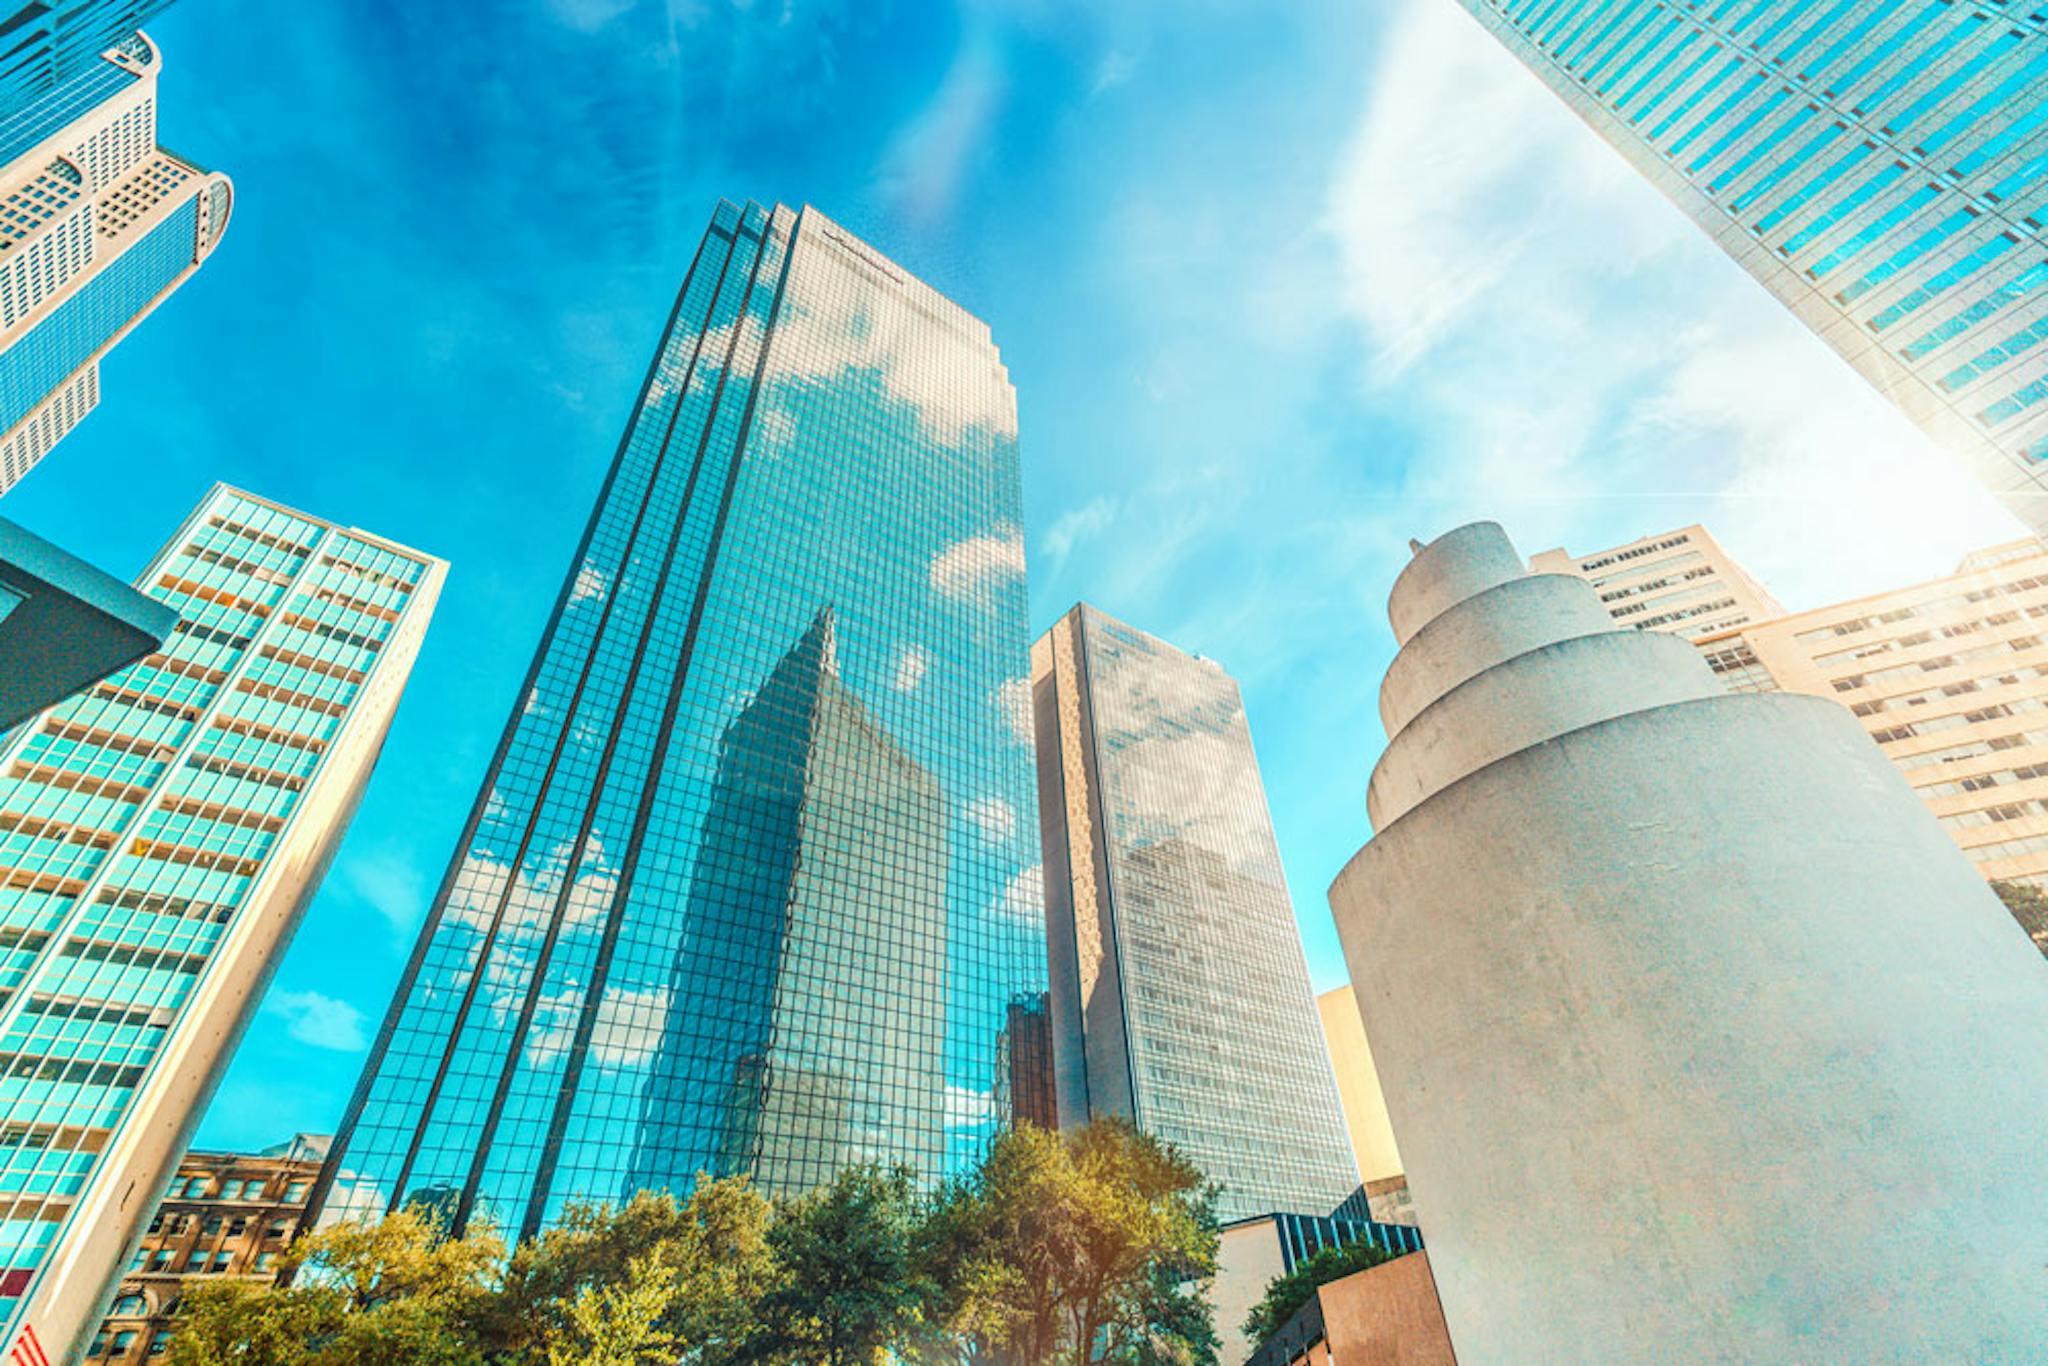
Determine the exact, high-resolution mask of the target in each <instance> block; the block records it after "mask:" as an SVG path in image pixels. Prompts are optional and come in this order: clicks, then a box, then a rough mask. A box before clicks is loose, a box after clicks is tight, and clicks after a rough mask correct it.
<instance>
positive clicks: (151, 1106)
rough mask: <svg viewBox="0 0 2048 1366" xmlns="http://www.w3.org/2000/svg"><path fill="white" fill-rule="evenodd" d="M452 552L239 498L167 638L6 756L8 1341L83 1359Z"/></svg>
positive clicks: (284, 928) (218, 501) (183, 547)
mask: <svg viewBox="0 0 2048 1366" xmlns="http://www.w3.org/2000/svg"><path fill="white" fill-rule="evenodd" d="M446 568H447V567H446V565H445V564H444V563H443V562H442V561H440V560H437V559H434V558H432V557H431V556H427V555H422V554H419V553H418V552H416V551H412V550H407V549H406V548H404V547H403V546H399V545H395V544H393V543H391V542H389V541H386V540H384V539H382V538H380V537H377V536H372V535H369V534H368V533H365V532H361V531H355V530H349V529H344V528H341V527H337V526H334V525H332V524H330V523H327V522H322V521H319V520H317V519H315V518H312V517H308V516H306V515H305V514H303V513H298V512H294V511H292V510H291V509H289V508H285V507H281V506H279V505H278V504H276V503H271V502H267V501H265V500H264V499H261V498H257V497H255V496H253V495H250V494H246V493H242V492H240V491H239V490H236V489H231V488H227V487H224V486H217V487H216V488H215V489H214V490H213V491H212V492H211V493H209V494H208V495H207V497H206V498H205V500H204V501H202V502H201V503H200V505H199V507H198V509H197V510H196V511H195V512H193V514H192V515H191V516H190V517H189V518H187V519H186V521H185V523H184V525H183V526H182V527H180V528H179V529H178V532H177V534H176V535H175V536H173V537H172V538H171V540H170V542H169V543H168V544H167V545H166V546H165V547H164V549H163V550H162V551H161V552H159V553H158V555H157V556H156V558H155V559H154V560H152V561H151V562H150V565H149V568H148V569H147V570H146V571H144V573H143V575H142V577H141V579H140V580H138V586H140V587H141V588H142V589H143V590H144V591H146V592H147V593H149V594H150V595H151V596H152V597H154V598H156V599H158V600H159V601H161V602H163V603H165V604H167V605H169V606H171V607H173V608H176V609H177V611H178V614H179V616H180V621H179V624H178V626H177V628H176V629H175V630H174V631H173V632H172V633H171V636H170V639H169V641H168V642H167V643H166V644H165V645H164V646H163V648H162V649H160V650H158V651H156V652H154V653H152V654H150V655H149V656H147V657H146V658H144V659H143V660H142V661H141V662H139V663H136V664H133V665H130V666H129V667H128V668H126V669H123V670H121V671H120V672H119V673H117V674H115V675H113V676H112V677H111V678H108V679H106V680H105V681H103V682H101V683H98V684H96V685H95V686H93V687H92V688H91V689H90V690H89V691H87V692H85V693H83V694H81V695H79V696H77V697H74V698H71V699H70V700H68V701H65V702H63V703H60V704H59V705H57V706H56V707H53V708H52V709H50V710H49V711H47V712H45V713H43V715H42V716H41V717H40V718H39V719H37V720H36V721H34V722H32V723H31V724H29V725H28V726H26V727H24V728H22V729H21V730H20V731H18V732H16V733H15V734H14V736H13V737H12V738H11V739H10V741H9V742H8V743H7V744H6V745H5V747H4V748H0V933H4V934H5V936H6V943H7V946H8V948H9V954H8V958H7V962H6V964H5V966H4V969H0V1202H4V1206H5V1209H6V1217H5V1218H4V1219H0V1348H8V1347H11V1346H12V1345H13V1344H15V1343H16V1342H17V1341H18V1340H19V1339H18V1337H17V1335H18V1334H29V1333H33V1334H34V1335H35V1336H36V1338H37V1339H39V1340H40V1342H41V1343H42V1345H43V1349H44V1350H45V1351H48V1352H51V1353H55V1354H57V1355H58V1356H59V1357H60V1358H61V1356H62V1353H63V1350H64V1349H65V1347H66V1346H67V1344H70V1343H73V1342H76V1341H79V1340H81V1335H82V1334H83V1333H84V1332H86V1330H88V1329H89V1328H90V1327H91V1326H92V1318H91V1316H92V1314H93V1313H94V1312H95V1311H96V1309H97V1308H98V1305H99V1299H100V1295H101V1292H102V1291H103V1290H104V1289H106V1288H107V1287H108V1286H109V1285H110V1284H111V1281H112V1278H113V1277H115V1276H116V1275H118V1274H119V1272H120V1271H121V1269H122V1268H121V1266H120V1265H119V1259H120V1258H121V1257H122V1256H123V1255H124V1254H125V1250H126V1247H127V1244H128V1240H129V1237H130V1235H131V1234H133V1233H134V1232H135V1229H136V1227H137V1225H138V1223H139V1221H141V1220H144V1219H147V1218H148V1217H149V1212H150V1209H151V1207H152V1205H153V1204H154V1202H155V1200H156V1198H157V1196H158V1195H159V1194H160V1193H161V1191H162V1189H163V1183H164V1181H165V1180H166V1179H168V1177H169V1176H170V1174H171V1171H172V1169H173V1168H174V1167H175V1166H176V1164H177V1162H178V1160H179V1158H180V1157H182V1156H183V1154H184V1151H185V1144H186V1141H187V1140H188V1139H189V1138H190V1136H191V1131H192V1126H193V1124H194V1123H195V1122H196V1121H197V1118H198V1112H199V1108H200V1107H201V1106H202V1105H203V1104H204V1103H205V1100H206V1097H207V1096H208V1094H209V1093H210V1092H211V1090H212V1088H213V1084H214V1082H215V1080H216V1079H217V1077H218V1074H219V1071H220V1069H221V1068H222V1067H223V1066H224V1065H225V1064H226V1061H227V1054H228V1051H229V1048H230V1046H231V1043H232V1041H233V1040H234V1039H235V1038H236V1037H237V1035H238V1034H239V1033H240V1031H241V1027H242V1025H243V1023H244V1022H245V1021H246V1019H247V1017H248V1013H249V1011H250V1010H252V1009H253V1008H254V1006H255V1004H256V998H257V996H258V994H259V993H260V991H261V988H262V986H263V984H264V983H265V982H266V981H267V980H268V979H269V976H270V973H271V970H272V969H273V968H274V967H275V966H276V962H277V959H278V956H279V955H280V954H281V953H282V952H283V950H284V947H285V944H286V943H287V941H288V940H289V939H290V938H291V935H292V932H293V930H294V928H295V927H296V926H297V923H298V918H299V915H300V913H301V912H302V911H303V910H304V908H305V906H306V903H307V902H308V900H310V898H311V896H312V893H313V890H314V888H315V886H316V885H317V883H318V882H319V880H320V876H321V874H322V872H323V871H324V870H325V868H326V866H327V863H328V860H329V859H331V858H332V857H333V855H334V851H335V849H336V847H337V846H338V845H339V843H340V840H341V836H342V833H343V831H344V830H345V829H346V828H347V825H348V822H349V818H350V817H351V816H352V815H353V814H354V812H355V807H356V803H357V801H358V800H359V799H360V798H361V796H362V791H363V785H364V784H365V783H366V782H367V781H368V779H369V776H370V769H371V766H372V765H373V764H374V763H375V762H376V758H377V752H378V749H379V748H380V746H381V745H382V744H383V741H384V735H385V732H386V730H387V729H388V727H389V726H390V724H391V718H392V713H393V711H394V710H395V708H396V707H397V704H398V698H399V694H400V692H401V691H402V690H403V688H404V686H405V681H406V677H407V675H408V674H409V672H410V671H411V668H412V663H413V659H414V657H415V655H416V654H417V653H418V650H419V645H420V639H421V637H422V635H423V634H424V633H425V631H426V628H427V619H428V617H429V616H430V615H431V614H432V612H433V608H434V601H435V598H436V597H437V596H438V594H439V592H440V587H441V580H442V577H443V575H444V574H445V572H446Z"/></svg>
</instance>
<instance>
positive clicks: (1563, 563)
mask: <svg viewBox="0 0 2048 1366" xmlns="http://www.w3.org/2000/svg"><path fill="white" fill-rule="evenodd" d="M1529 569H1530V571H1531V572H1532V573H1537V574H1576V575H1577V576H1578V577H1580V578H1582V579H1584V580H1586V581H1587V582H1588V583H1590V584H1592V585H1593V587H1594V588H1595V589H1597V590H1598V591H1599V594H1600V601H1601V603H1602V604H1603V605H1604V606H1605V607H1606V608H1607V614H1608V615H1609V616H1611V617H1613V618H1614V619H1615V621H1616V622H1618V623H1619V624H1621V625H1623V626H1626V627H1628V628H1629V629H1630V630H1632V631H1663V632H1666V633H1668V634H1670V635H1675V636H1684V637H1685V638H1686V639H1687V640H1698V639H1699V638H1700V637H1701V636H1705V635H1712V634H1713V633H1715V632H1717V631H1727V630H1730V629H1732V628H1734V627H1737V626H1744V625H1747V624H1748V623H1750V622H1752V621H1766V620H1768V619H1770V618H1771V617H1775V616H1779V615H1782V614H1783V612H1784V610H1785V609H1784V608H1782V607H1780V606H1779V605H1778V600H1777V599H1776V598H1774V597H1772V596H1771V595H1770V592H1769V591H1768V590H1767V589H1766V588H1765V587H1764V586H1763V585H1762V584H1760V583H1758V582H1757V581H1756V580H1755V579H1753V578H1751V577H1750V576H1749V573H1748V571H1747V570H1745V569H1743V567H1742V566H1741V565H1739V564H1737V563H1736V562H1735V560H1734V558H1733V557H1732V556H1730V555H1729V554H1728V552H1727V551H1725V550H1723V549H1722V548H1721V543H1720V542H1719V541H1716V540H1715V539H1714V538H1713V536H1712V535H1711V534H1710V533H1709V532H1708V531H1707V529H1706V528H1705V527H1703V526H1697V525H1695V526H1687V527H1680V528H1679V529H1678V530H1676V531H1670V532H1666V533H1664V534H1663V535H1660V536H1644V537H1642V538H1641V539H1640V540H1635V541H1630V542H1629V543H1628V544H1627V545H1619V546H1616V547H1614V548H1613V549H1612V550H1598V551H1595V552H1594V553H1593V554H1591V555H1586V556H1583V557H1581V556H1576V555H1572V554H1569V553H1567V552H1566V551H1565V550H1563V549H1561V548H1560V549H1557V550H1545V551H1541V552H1539V553H1537V554H1535V555H1531V556H1530V557H1529Z"/></svg>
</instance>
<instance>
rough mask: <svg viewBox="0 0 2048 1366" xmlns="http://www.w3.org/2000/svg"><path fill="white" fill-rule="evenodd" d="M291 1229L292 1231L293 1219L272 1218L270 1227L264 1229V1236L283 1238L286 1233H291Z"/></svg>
mask: <svg viewBox="0 0 2048 1366" xmlns="http://www.w3.org/2000/svg"><path fill="white" fill-rule="evenodd" d="M291 1231H292V1221H291V1220H289V1219H272V1220H271V1221H270V1227H268V1228H266V1229H264V1230H263V1236H264V1237H266V1238H282V1237H284V1236H285V1235H286V1234H288V1233H290V1232H291Z"/></svg>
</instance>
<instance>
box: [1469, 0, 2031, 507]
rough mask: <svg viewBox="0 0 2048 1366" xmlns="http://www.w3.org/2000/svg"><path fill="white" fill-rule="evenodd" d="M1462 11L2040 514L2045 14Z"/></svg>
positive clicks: (1726, 2)
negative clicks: (1476, 19) (1467, 12)
mask: <svg viewBox="0 0 2048 1366" xmlns="http://www.w3.org/2000/svg"><path fill="white" fill-rule="evenodd" d="M1463 3H1464V4H1465V7H1466V8H1467V9H1469V10H1471V11H1472V13H1473V14H1474V15H1475V16H1477V18H1478V19H1479V22H1480V23H1481V24H1483V25H1485V26H1486V27H1487V28H1488V29H1489V30H1491V31H1492V32H1493V34H1494V35H1495V36H1496V37H1498V38H1499V39H1500V40H1501V42H1502V43H1504V44H1506V46H1507V47H1508V49H1509V50H1510V51H1511V52H1513V53H1514V54H1515V55H1516V56H1517V57H1518V58H1520V59H1521V60H1522V61H1523V62H1524V63H1526V64H1527V65H1528V66H1529V67H1530V68H1531V69H1532V70H1534V71H1535V72H1536V73H1537V74H1538V75H1539V76H1541V77H1542V78H1543V79H1544V80H1545V81H1546V82H1548V83H1549V84H1550V86H1551V87H1552V88H1553V89H1555V90H1556V91H1557V93H1558V94H1559V95H1560V96H1562V97H1563V99H1564V100H1565V102H1566V103H1567V104H1569V105H1570V106H1571V107H1572V108H1573V109H1574V110H1575V111H1577V112H1578V113H1579V114H1580V115H1581V116H1582V117H1583V118H1584V119H1585V120H1586V121H1587V122H1588V123H1590V124H1591V125H1592V126H1593V127H1594V129H1595V130H1597V131H1598V132H1599V133H1600V134H1601V135H1602V136H1604V137H1605V138H1606V139H1607V140H1608V141H1609V142H1611V143H1613V144H1614V145H1615V146H1616V147H1617V148H1618V149H1620V151H1621V152H1622V153H1623V154H1624V155H1625V156H1627V157H1628V159H1629V160H1630V161H1631V162H1633V163H1634V164H1635V165H1636V167H1637V168H1638V169H1639V170H1641V171H1642V172H1643V173H1644V174H1645V175H1647V176H1649V178H1650V179H1651V180H1652V181H1653V182H1655V183H1656V185H1657V186H1658V188H1660V189H1661V190H1663V191H1664V192H1665V193H1666V194H1667V195H1669V196H1670V197H1671V198H1672V199H1673V200H1674V201H1675V202H1676V203H1677V204H1678V205H1679V207H1680V208H1682V209H1684V210H1685V211H1686V212H1687V213H1688V214H1689V215H1691V216H1692V217H1693V219H1695V220H1696V221H1697V222H1698V223H1699V224H1700V225H1701V226H1702V227H1704V228H1705V229H1706V230H1707V232H1708V233H1709V234H1710V235H1711V236H1712V237H1713V238H1714V240H1715V241H1716V242H1718V243H1720V245H1721V246H1722V247H1723V248H1725V249H1726V250H1727V251H1728V253H1729V254H1730V255H1732V256H1733V257H1734V258H1735V259H1736V260H1737V261H1738V262H1739V263H1741V264H1742V265H1743V266H1744V267H1745V268H1746V269H1748V270H1749V271H1750V273H1751V274H1753V275H1755V276H1756V277H1757V279H1759V280H1760V281H1762V282H1763V283H1764V285H1766V286H1767V287H1768V288H1769V289H1770V290H1771V292H1772V293H1773V294H1775V295H1777V296H1778V298H1779V299H1780V300H1782V301H1783V302H1784V303H1785V304H1786V305H1788V306H1789V307H1790V308H1791V309H1792V310H1793V312H1795V313H1796V314H1798V316H1799V317H1800V318H1801V320H1803V321H1804V322H1805V323H1806V324H1807V325H1808V326H1809V327H1811V328H1813V329H1814V331H1816V332H1818V333H1819V334H1820V336H1821V337H1822V339H1823V340H1825V341H1826V342H1827V343H1828V344H1829V345H1831V346H1833V347H1834V348H1835V349H1836V350H1837V351H1839V352H1840V353H1841V354H1842V355H1843V356H1844V357H1845V358H1847V359H1848V360H1849V362H1850V363H1851V364H1852V365H1854V366H1855V367H1856V369H1857V370H1858V371H1859V372H1861V373H1862V375H1863V376H1864V378H1866V379H1868V380H1869V381H1870V382H1871V383H1873V384H1875V385H1876V386H1877V387H1878V388H1879V389H1881V390H1882V391H1883V392H1884V393H1885V394H1886V395H1887V396H1888V397H1889V398H1891V399H1892V401H1893V402H1895V403H1896V404H1898V405H1899V407H1901V408H1902V409H1904V410H1905V412H1906V413H1907V414H1908V415H1909V416H1910V417H1912V418H1913V419H1914V421H1916V422H1918V423H1919V424H1920V425H1921V426H1922V427H1923V428H1924V429H1925V430H1926V431H1927V432H1928V433H1929V434H1930V435H1931V436H1933V437H1934V438H1935V439H1936V440H1937V441H1938V442H1939V443H1941V444H1942V445H1943V446H1945V447H1946V448H1948V449H1949V450H1951V451H1953V452H1955V453H1957V454H1959V455H1960V456H1961V457H1962V458H1964V459H1965V460H1966V461H1967V462H1968V464H1969V465H1970V467H1971V468H1972V470H1973V471H1974V472H1975V473H1976V474H1977V475H1978V477H1979V478H1980V479H1982V480H1983V481H1984V483H1985V484H1987V485H1988V486H1989V487H1990V488H1991V489H1992V490H1993V492H1995V493H1997V494H1998V495H1999V496H2000V497H2001V498H2002V499H2003V500H2004V501H2005V503H2006V504H2007V506H2009V507H2010V508H2011V509H2012V510H2013V511H2014V512H2015V513H2016V514H2018V515H2019V516H2020V517H2021V518H2022V519H2023V520H2024V521H2026V522H2027V524H2028V525H2030V526H2032V527H2034V528H2036V529H2040V528H2042V527H2044V526H2048V235H2044V233H2043V230H2042V223H2043V220H2044V218H2048V15H2044V13H2043V12H2042V11H2041V10H2040V9H2039V8H2038V7H2034V8H2032V9H2029V8H2028V7H2026V6H2024V5H2008V4H2006V3H2003V0H1715V2H1714V3H1691V2H1690V0H1689V2H1688V3H1686V4H1675V3H1669V2H1668V0H1463Z"/></svg>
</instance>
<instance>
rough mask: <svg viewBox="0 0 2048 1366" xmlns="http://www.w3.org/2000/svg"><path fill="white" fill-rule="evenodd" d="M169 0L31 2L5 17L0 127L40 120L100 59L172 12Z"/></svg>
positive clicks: (1, 40)
mask: <svg viewBox="0 0 2048 1366" xmlns="http://www.w3.org/2000/svg"><path fill="white" fill-rule="evenodd" d="M170 4H171V0H32V3H28V4H23V5H19V6H17V7H16V8H15V10H14V12H13V13H11V14H9V15H8V16H7V21H6V30H7V31H6V34H5V37H4V38H0V42H4V43H5V44H6V48H7V51H6V55H5V56H0V125H4V124H6V123H8V122H11V121H13V120H15V119H23V120H29V119H34V118H36V117H37V116H38V115H40V114H41V113H42V112H43V111H44V110H45V108H46V107H47V105H46V102H47V101H49V100H50V99H51V98H52V97H53V96H56V95H57V94H58V92H60V91H61V90H62V89H63V88H64V87H65V86H66V85H67V84H68V83H69V82H70V81H71V80H72V79H73V78H74V77H76V76H77V75H78V74H79V73H80V72H81V71H86V70H90V69H91V68H92V66H93V64H94V63H95V62H96V61H98V60H99V55H100V54H101V53H102V52H105V51H106V50H107V49H108V48H110V47H117V46H119V45H120V44H121V43H123V42H125V41H127V39H128V37H129V36H130V35H131V34H133V33H134V32H135V30H136V29H138V28H140V27H141V26H142V25H144V24H145V23H148V22H149V21H150V20H151V19H152V18H154V17H155V16H156V15H158V14H159V13H161V12H162V11H164V10H166V9H168V8H170Z"/></svg>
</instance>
